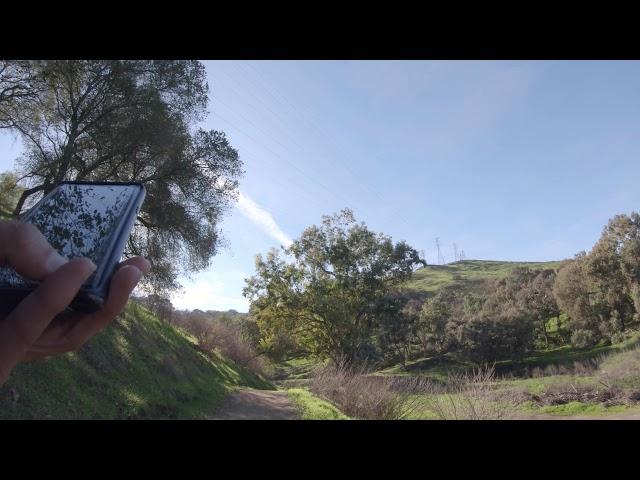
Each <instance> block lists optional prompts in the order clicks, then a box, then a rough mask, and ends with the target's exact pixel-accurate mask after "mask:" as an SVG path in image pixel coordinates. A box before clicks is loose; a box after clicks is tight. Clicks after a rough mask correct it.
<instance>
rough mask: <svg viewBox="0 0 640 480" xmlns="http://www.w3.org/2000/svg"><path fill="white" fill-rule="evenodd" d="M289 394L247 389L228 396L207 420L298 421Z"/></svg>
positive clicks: (296, 412)
mask: <svg viewBox="0 0 640 480" xmlns="http://www.w3.org/2000/svg"><path fill="white" fill-rule="evenodd" d="M297 419H298V411H297V409H296V408H295V407H294V406H293V404H292V403H291V400H289V397H288V395H287V392H274V391H270V390H254V389H250V388H245V389H241V390H237V391H235V392H233V393H231V394H229V395H228V396H227V398H225V399H224V401H223V402H222V405H220V408H219V409H218V410H217V411H216V412H215V413H214V414H212V415H210V416H208V417H207V420H297Z"/></svg>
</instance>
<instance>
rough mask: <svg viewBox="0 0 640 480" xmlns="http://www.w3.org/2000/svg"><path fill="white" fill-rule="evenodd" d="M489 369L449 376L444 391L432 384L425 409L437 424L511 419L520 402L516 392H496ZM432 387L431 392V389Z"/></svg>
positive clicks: (482, 368) (491, 371)
mask: <svg viewBox="0 0 640 480" xmlns="http://www.w3.org/2000/svg"><path fill="white" fill-rule="evenodd" d="M495 385H496V381H495V370H494V368H493V367H487V366H485V367H481V368H478V369H476V370H474V371H471V372H469V371H466V372H463V373H450V374H449V376H448V379H447V382H446V387H444V388H442V387H440V388H438V387H435V386H434V385H433V384H431V385H430V386H431V387H432V388H431V391H430V392H429V395H428V396H427V397H426V399H427V400H426V403H427V406H428V407H429V409H430V410H431V411H433V412H434V413H435V414H436V416H437V417H438V418H439V419H441V420H500V419H507V418H510V417H512V416H513V415H514V414H515V412H516V408H517V405H518V404H519V403H520V402H521V401H522V399H521V398H520V396H519V393H520V392H518V391H516V390H503V391H497V390H496V388H495ZM434 387H435V388H434Z"/></svg>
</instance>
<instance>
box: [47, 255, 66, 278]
mask: <svg viewBox="0 0 640 480" xmlns="http://www.w3.org/2000/svg"><path fill="white" fill-rule="evenodd" d="M68 261H69V260H68V259H67V258H65V257H63V256H62V255H60V254H59V253H58V252H56V251H55V250H52V251H51V253H50V254H49V256H48V257H47V260H46V261H45V264H44V266H45V268H46V269H47V271H48V272H49V273H52V272H55V271H56V270H57V269H59V268H60V267H61V266H62V265H64V264H65V263H67V262H68Z"/></svg>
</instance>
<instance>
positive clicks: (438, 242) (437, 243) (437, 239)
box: [436, 237, 444, 265]
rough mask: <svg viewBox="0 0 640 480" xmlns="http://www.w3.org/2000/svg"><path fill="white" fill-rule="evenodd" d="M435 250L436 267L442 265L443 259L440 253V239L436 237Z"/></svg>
mask: <svg viewBox="0 0 640 480" xmlns="http://www.w3.org/2000/svg"><path fill="white" fill-rule="evenodd" d="M436 249H437V250H438V265H444V257H443V256H442V253H441V252H440V239H439V238H438V237H436Z"/></svg>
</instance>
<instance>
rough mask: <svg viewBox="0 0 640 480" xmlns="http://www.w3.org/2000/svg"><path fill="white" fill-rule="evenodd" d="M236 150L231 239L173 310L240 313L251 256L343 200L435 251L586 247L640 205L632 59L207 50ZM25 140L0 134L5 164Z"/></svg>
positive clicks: (638, 74) (637, 99)
mask: <svg viewBox="0 0 640 480" xmlns="http://www.w3.org/2000/svg"><path fill="white" fill-rule="evenodd" d="M204 64H205V66H206V69H207V76H208V82H209V87H210V102H209V115H208V117H207V118H206V120H205V121H204V122H203V124H202V127H203V128H206V129H215V130H221V131H223V132H225V133H226V135H227V137H228V139H229V141H230V143H231V145H232V146H233V147H234V148H236V149H237V150H238V153H239V155H240V158H241V160H242V161H243V162H244V170H245V171H246V173H245V175H244V176H243V177H242V179H241V180H240V192H239V197H238V203H237V204H236V205H235V206H234V207H233V208H232V209H231V210H230V211H229V212H228V214H227V216H226V217H225V219H224V221H223V223H222V224H221V229H222V232H223V235H224V237H225V243H226V247H225V248H223V249H222V250H221V251H220V253H219V254H218V255H217V256H216V257H214V259H213V261H212V262H211V266H210V268H208V269H207V270H206V271H202V272H199V273H197V274H194V275H192V276H191V277H190V278H183V279H182V284H183V286H184V289H183V291H182V292H181V293H180V294H177V295H175V296H174V297H173V298H172V301H173V304H174V306H175V307H176V308H188V309H194V308H200V309H202V310H208V309H212V310H227V309H235V310H238V311H247V309H248V302H247V300H246V299H245V298H243V296H242V288H243V286H244V279H245V278H247V277H249V276H251V275H252V274H253V273H254V259H255V255H256V254H258V253H261V254H264V253H266V252H267V251H268V250H269V249H270V248H274V247H275V248H278V247H279V246H281V245H288V244H289V243H290V242H291V241H292V240H293V239H295V238H297V237H298V236H299V235H300V234H301V233H302V231H303V230H304V228H306V227H307V226H310V225H313V224H318V223H319V222H320V220H321V217H322V215H325V214H331V213H335V212H338V211H339V210H341V209H342V208H344V207H349V208H351V209H352V210H353V211H354V214H355V217H356V219H357V220H359V221H360V220H361V221H364V222H366V223H367V225H368V226H369V227H370V228H372V229H373V230H375V231H381V232H384V233H385V234H388V235H390V236H391V237H392V238H393V239H394V240H396V241H399V240H406V241H407V242H408V243H409V244H410V245H411V246H413V247H414V248H416V249H417V250H424V255H425V256H426V260H427V262H429V263H436V262H437V260H438V259H437V250H436V243H435V239H436V237H437V238H439V241H440V245H441V249H442V255H443V257H444V260H445V261H446V262H450V261H453V260H454V253H453V244H454V243H455V244H456V245H457V248H458V250H464V252H465V256H466V258H468V259H486V260H511V261H545V260H558V259H563V258H571V257H573V256H574V255H575V254H576V253H577V252H579V251H581V250H589V249H590V248H591V246H592V245H593V244H594V243H595V241H596V240H597V239H598V237H599V236H600V233H601V231H602V228H603V227H604V225H605V224H606V223H607V221H608V219H609V218H611V217H612V216H614V215H616V214H619V213H630V212H631V211H634V210H635V211H638V210H640V188H639V182H638V179H640V161H639V158H640V157H639V155H638V154H639V153H640V135H639V134H640V89H639V88H638V85H640V63H639V62H637V61H636V62H634V61H629V62H614V61H590V62H583V61H509V62H507V61H453V62H445V61H205V62H204ZM21 148H22V147H21V144H20V140H18V139H16V138H14V137H11V136H10V135H9V134H7V133H6V132H4V133H2V132H0V171H5V170H9V169H12V168H14V159H15V158H16V157H18V156H19V154H20V151H21Z"/></svg>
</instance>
